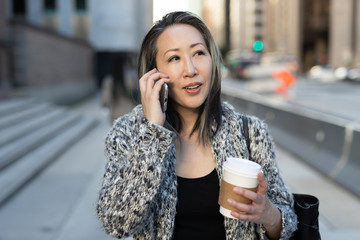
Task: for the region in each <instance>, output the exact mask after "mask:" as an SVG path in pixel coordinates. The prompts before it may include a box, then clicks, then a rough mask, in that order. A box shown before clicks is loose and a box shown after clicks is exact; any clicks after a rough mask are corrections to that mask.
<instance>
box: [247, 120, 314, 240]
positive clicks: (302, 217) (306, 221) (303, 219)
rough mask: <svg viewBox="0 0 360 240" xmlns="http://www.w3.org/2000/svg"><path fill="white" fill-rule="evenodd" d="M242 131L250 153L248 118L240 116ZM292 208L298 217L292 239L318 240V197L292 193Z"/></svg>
mask: <svg viewBox="0 0 360 240" xmlns="http://www.w3.org/2000/svg"><path fill="white" fill-rule="evenodd" d="M242 120H243V124H244V128H243V133H244V136H245V139H246V145H247V149H248V152H249V155H250V138H249V128H248V119H247V117H246V116H243V117H242ZM293 197H294V201H295V203H294V210H295V213H296V215H297V217H298V225H297V230H296V231H295V232H294V234H293V236H292V237H291V239H292V240H320V239H321V236H320V231H319V199H317V197H315V196H313V195H308V194H299V193H293Z"/></svg>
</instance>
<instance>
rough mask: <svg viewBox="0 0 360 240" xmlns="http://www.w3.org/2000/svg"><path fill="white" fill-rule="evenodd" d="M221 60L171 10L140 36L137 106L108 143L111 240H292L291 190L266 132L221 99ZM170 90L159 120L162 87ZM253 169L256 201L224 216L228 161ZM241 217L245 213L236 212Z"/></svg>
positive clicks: (101, 206) (200, 30) (198, 26)
mask: <svg viewBox="0 0 360 240" xmlns="http://www.w3.org/2000/svg"><path fill="white" fill-rule="evenodd" d="M220 60H221V57H220V53H219V50H218V48H217V46H216V44H215V41H214V39H213V38H212V36H211V34H210V32H209V30H208V28H207V27H206V26H205V24H204V23H203V22H202V21H201V20H200V19H199V18H197V17H195V16H194V15H192V14H190V13H187V12H173V13H170V14H168V15H166V16H164V18H163V19H162V20H160V21H159V22H157V23H156V24H155V25H154V26H153V27H152V28H151V30H150V31H149V32H148V34H147V35H146V36H145V38H144V40H143V43H142V47H141V51H140V57H139V77H140V80H139V86H140V92H141V104H140V105H138V106H137V107H135V108H134V109H133V111H132V112H131V113H130V114H127V115H125V116H123V117H120V118H119V119H118V120H116V121H115V122H114V126H113V128H112V129H111V131H110V132H109V134H108V136H107V138H106V153H107V157H108V163H107V167H106V172H105V176H104V181H103V186H102V189H101V190H100V196H99V201H98V205H97V213H98V216H99V218H100V220H101V221H102V222H103V224H104V227H105V230H106V231H107V232H108V233H109V234H110V235H112V236H115V237H118V238H122V237H126V236H131V235H133V236H134V239H231V240H232V239H266V238H274V239H278V238H280V239H288V238H289V237H290V236H291V234H292V232H293V231H294V230H295V229H296V223H297V220H296V215H295V213H294V211H293V209H292V205H293V199H292V195H291V193H290V192H289V191H288V190H287V188H286V187H285V184H284V182H283V180H282V178H281V176H280V175H279V170H278V168H277V165H276V161H275V154H274V145H273V142H272V139H271V137H270V136H269V133H268V130H267V127H266V125H265V124H264V123H263V122H261V121H260V120H259V119H257V118H255V117H249V118H248V125H249V134H250V139H251V144H250V146H251V156H249V153H248V151H247V147H246V140H245V138H244V136H243V134H242V115H241V114H239V113H236V112H235V111H234V109H233V108H232V106H230V105H229V104H228V103H221V101H220V80H221V79H220V77H221V75H220V62H221V61H220ZM164 83H167V84H168V86H169V103H168V109H167V111H166V112H165V113H163V112H162V110H161V106H160V102H159V92H160V89H161V86H162V85H163V84H164ZM233 156H236V157H242V158H249V157H250V159H252V160H253V161H255V162H257V163H259V164H260V165H261V167H262V171H263V173H264V174H262V173H259V175H258V180H259V187H258V190H257V192H252V191H249V190H246V189H242V188H234V192H235V193H236V194H239V195H242V196H244V197H247V198H249V199H251V200H253V203H252V204H241V203H238V202H236V201H235V200H233V199H228V202H229V204H231V205H232V206H233V207H235V208H236V209H238V210H239V211H238V212H235V211H233V212H232V213H231V214H232V216H234V217H235V218H237V219H233V218H227V217H222V215H220V213H219V205H218V204H217V200H218V199H217V197H218V193H219V182H220V180H221V178H222V165H223V162H224V161H225V160H226V158H227V157H233ZM240 212H246V214H241V213H240Z"/></svg>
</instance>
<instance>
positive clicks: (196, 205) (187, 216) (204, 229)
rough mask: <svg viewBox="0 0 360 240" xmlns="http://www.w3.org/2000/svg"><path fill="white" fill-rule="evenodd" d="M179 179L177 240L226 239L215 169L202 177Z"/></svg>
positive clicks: (176, 217)
mask: <svg viewBox="0 0 360 240" xmlns="http://www.w3.org/2000/svg"><path fill="white" fill-rule="evenodd" d="M177 180H178V204H177V207H176V210H177V213H176V216H175V231H174V239H175V240H202V239H204V240H223V239H225V229H224V217H223V216H222V215H221V213H220V212H219V205H218V197H219V178H218V175H217V172H216V170H215V169H214V170H213V171H212V172H211V173H210V174H208V175H206V176H204V177H200V178H191V179H190V178H182V177H179V176H178V177H177Z"/></svg>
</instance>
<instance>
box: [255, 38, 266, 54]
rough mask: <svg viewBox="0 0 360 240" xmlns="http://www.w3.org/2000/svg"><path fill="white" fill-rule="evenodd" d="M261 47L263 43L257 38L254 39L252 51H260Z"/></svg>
mask: <svg viewBox="0 0 360 240" xmlns="http://www.w3.org/2000/svg"><path fill="white" fill-rule="evenodd" d="M263 48H264V44H263V42H262V41H260V40H257V41H255V42H254V43H253V49H254V51H256V52H260V51H261V50H263Z"/></svg>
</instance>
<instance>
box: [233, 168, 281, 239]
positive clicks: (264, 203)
mask: <svg viewBox="0 0 360 240" xmlns="http://www.w3.org/2000/svg"><path fill="white" fill-rule="evenodd" d="M258 180H259V187H258V189H257V191H256V192H253V191H251V190H248V189H244V188H241V187H235V188H234V192H235V193H236V194H238V195H241V196H243V197H246V198H248V199H250V200H252V203H251V204H244V203H240V202H237V201H235V200H234V199H228V202H229V204H230V205H231V206H233V207H234V208H236V209H238V210H239V211H238V212H235V211H232V212H231V215H232V216H233V217H235V218H238V219H241V220H245V221H251V222H255V223H258V224H262V225H263V226H264V227H265V229H266V230H267V234H268V236H269V237H275V238H276V237H280V232H281V229H282V225H281V221H282V220H281V214H280V211H279V209H278V208H277V207H276V206H275V205H274V204H273V203H272V202H271V201H270V200H269V198H268V196H267V189H268V183H267V181H266V179H265V176H264V174H263V173H259V174H258Z"/></svg>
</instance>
